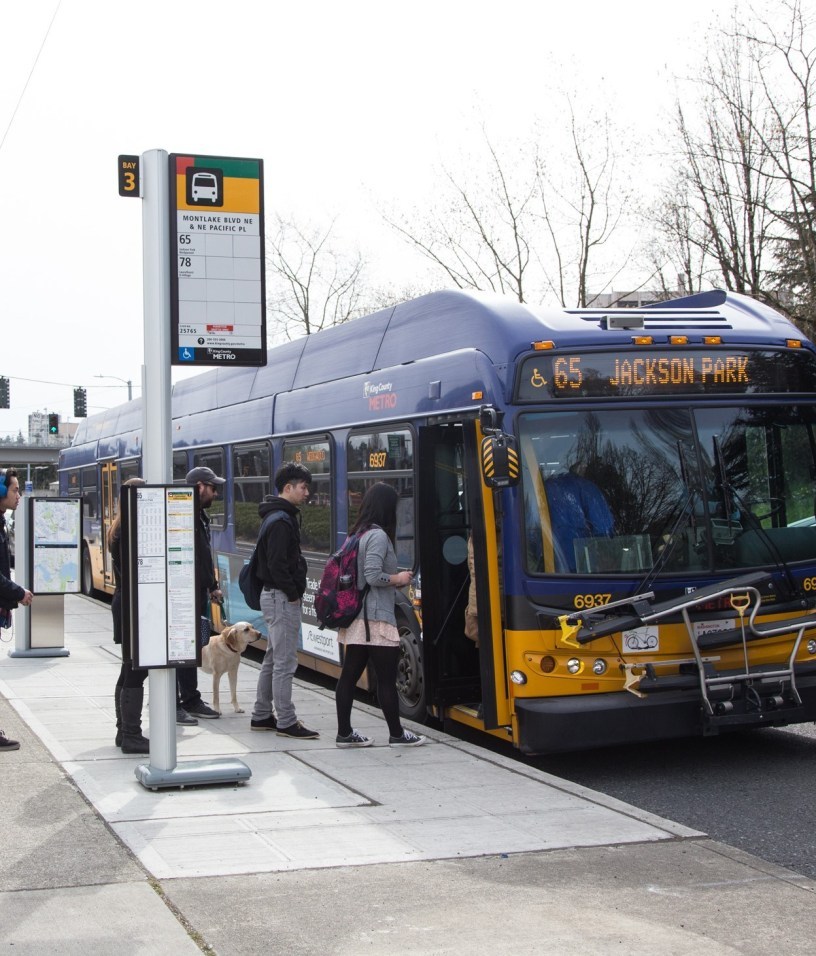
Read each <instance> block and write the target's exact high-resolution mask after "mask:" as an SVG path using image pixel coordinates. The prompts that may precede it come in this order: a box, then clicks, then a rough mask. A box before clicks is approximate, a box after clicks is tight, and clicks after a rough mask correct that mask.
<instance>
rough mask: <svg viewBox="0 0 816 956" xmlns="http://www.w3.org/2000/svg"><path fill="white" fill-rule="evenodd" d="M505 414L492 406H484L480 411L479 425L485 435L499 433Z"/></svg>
mask: <svg viewBox="0 0 816 956" xmlns="http://www.w3.org/2000/svg"><path fill="white" fill-rule="evenodd" d="M503 417H504V413H503V412H500V411H499V410H498V409H497V408H494V407H493V406H492V405H482V407H481V408H480V409H479V424H480V425H481V427H482V431H483V432H484V433H485V435H488V434H491V433H492V432H497V431H498V430H499V429H500V428H501V421H502V418H503Z"/></svg>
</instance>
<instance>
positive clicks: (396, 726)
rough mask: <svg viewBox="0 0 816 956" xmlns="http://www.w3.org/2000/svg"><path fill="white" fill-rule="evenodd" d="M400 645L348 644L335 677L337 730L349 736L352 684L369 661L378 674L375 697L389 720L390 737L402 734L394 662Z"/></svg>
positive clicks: (352, 695) (352, 700)
mask: <svg viewBox="0 0 816 956" xmlns="http://www.w3.org/2000/svg"><path fill="white" fill-rule="evenodd" d="M399 653H400V649H399V645H395V646H394V647H381V646H378V645H376V644H373V645H372V644H347V645H346V654H345V657H344V659H343V672H342V673H341V674H340V679H339V680H338V681H337V690H336V691H335V702H336V704H337V733H338V734H339V735H340V736H341V737H348V735H349V734H350V733H351V730H352V727H351V707H352V704H353V703H354V688H355V687H356V686H357V681H358V680H359V679H360V678H361V677H362V676H363V671H364V670H365V669H366V664H367V663H368V662H369V661H371V663H372V665H373V667H374V673H375V674H376V675H377V697H378V699H379V702H380V707H381V708H382V712H383V717H385V719H386V722H387V723H388V732H389V734H390V735H391V736H392V737H400V736H402V724H401V723H400V716H399V698H398V697H397V665H398V664H399Z"/></svg>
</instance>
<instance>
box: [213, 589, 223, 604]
mask: <svg viewBox="0 0 816 956" xmlns="http://www.w3.org/2000/svg"><path fill="white" fill-rule="evenodd" d="M210 597H211V598H212V599H213V601H215V602H216V603H217V604H220V603H221V602H222V601H223V600H224V592H223V591H222V590H221V588H216V589H215V590H214V591H210Z"/></svg>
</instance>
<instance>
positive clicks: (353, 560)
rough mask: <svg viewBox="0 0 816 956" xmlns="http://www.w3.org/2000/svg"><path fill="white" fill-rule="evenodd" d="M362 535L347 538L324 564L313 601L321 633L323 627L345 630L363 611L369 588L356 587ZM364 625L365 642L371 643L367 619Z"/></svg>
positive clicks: (365, 586)
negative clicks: (342, 628)
mask: <svg viewBox="0 0 816 956" xmlns="http://www.w3.org/2000/svg"><path fill="white" fill-rule="evenodd" d="M364 533H365V532H363V534H364ZM362 536H363V535H362V534H351V535H349V536H348V537H347V538H346V540H345V541H344V542H343V546H342V547H341V548H340V550H339V551H335V552H334V554H333V555H332V556H331V557H330V558H329V560H328V563H327V564H326V567H325V570H324V571H323V574H322V576H321V578H320V586H319V587H318V589H317V594H316V595H315V602H314V606H315V614H316V615H317V620H318V624H319V625H320V630H322V629H323V628H324V627H331V628H340V627H348V626H349V625H350V624H351V622H352V621H353V620H354V619H355V618H356V617H357V616H358V615H359V613H360V611H363V610H364V607H365V599H366V595H367V594H368V591H369V585H368V584H366V585H364V586H363V587H362V588H358V585H357V555H358V554H359V551H360V539H361V538H362ZM365 624H366V640H370V638H369V634H368V618H367V617H366V618H365Z"/></svg>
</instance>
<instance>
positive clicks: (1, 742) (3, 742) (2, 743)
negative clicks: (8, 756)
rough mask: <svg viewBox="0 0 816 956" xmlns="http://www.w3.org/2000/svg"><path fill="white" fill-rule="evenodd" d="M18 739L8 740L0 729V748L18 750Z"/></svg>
mask: <svg viewBox="0 0 816 956" xmlns="http://www.w3.org/2000/svg"><path fill="white" fill-rule="evenodd" d="M19 749H20V742H19V740H9V738H8V737H7V736H6V735H5V734H4V733H3V731H2V730H0V750H19Z"/></svg>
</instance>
